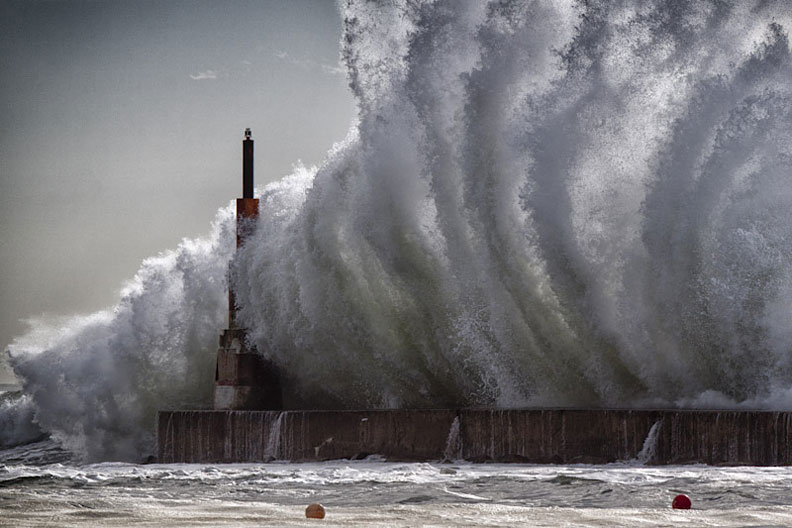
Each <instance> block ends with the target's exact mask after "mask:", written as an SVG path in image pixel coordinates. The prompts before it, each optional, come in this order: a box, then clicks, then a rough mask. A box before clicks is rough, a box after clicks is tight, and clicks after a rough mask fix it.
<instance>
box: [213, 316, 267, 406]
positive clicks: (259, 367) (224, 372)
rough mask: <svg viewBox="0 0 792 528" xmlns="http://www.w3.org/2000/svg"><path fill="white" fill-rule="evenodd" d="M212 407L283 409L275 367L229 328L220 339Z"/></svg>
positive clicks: (241, 332)
mask: <svg viewBox="0 0 792 528" xmlns="http://www.w3.org/2000/svg"><path fill="white" fill-rule="evenodd" d="M214 408H215V409H218V410H222V409H230V410H277V409H282V408H283V401H282V395H281V387H280V383H279V380H278V374H277V371H276V369H275V366H274V365H272V364H271V363H270V362H268V361H267V360H266V359H264V358H263V357H262V356H261V355H260V354H258V353H256V351H255V350H250V349H248V347H247V346H246V345H245V335H244V331H243V330H241V329H234V328H229V329H227V330H226V331H225V332H223V334H222V335H221V336H220V349H219V350H218V351H217V370H216V371H215V394H214Z"/></svg>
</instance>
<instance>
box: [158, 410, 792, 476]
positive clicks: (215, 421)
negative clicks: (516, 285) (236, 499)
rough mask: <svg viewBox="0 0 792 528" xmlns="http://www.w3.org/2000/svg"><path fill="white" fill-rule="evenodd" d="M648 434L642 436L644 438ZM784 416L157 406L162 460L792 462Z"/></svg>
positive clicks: (791, 419)
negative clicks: (378, 457) (164, 408)
mask: <svg viewBox="0 0 792 528" xmlns="http://www.w3.org/2000/svg"><path fill="white" fill-rule="evenodd" d="M650 431H651V434H650ZM790 442H792V412H764V411H676V410H646V411H643V410H640V411H639V410H579V409H545V410H535V409H509V410H492V409H460V410H380V411H283V412H279V411H163V412H160V413H159V417H158V457H159V460H160V461H161V462H164V463H171V462H261V461H270V460H273V459H279V460H292V461H309V460H332V459H339V458H350V459H353V458H362V457H365V456H367V455H371V454H378V455H382V456H384V457H385V458H386V459H388V460H400V461H421V460H443V459H449V458H450V459H459V458H462V459H465V460H469V461H474V462H531V463H564V464H568V463H606V462H615V461H626V460H631V459H636V458H640V459H641V460H642V461H644V462H646V463H649V464H688V463H706V464H713V465H746V464H748V465H790V464H792V447H790Z"/></svg>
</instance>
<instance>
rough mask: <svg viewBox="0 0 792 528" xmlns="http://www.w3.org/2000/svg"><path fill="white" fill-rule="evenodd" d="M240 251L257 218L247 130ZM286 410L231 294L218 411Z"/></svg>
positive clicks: (217, 390) (275, 379) (276, 381)
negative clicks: (239, 319) (249, 339)
mask: <svg viewBox="0 0 792 528" xmlns="http://www.w3.org/2000/svg"><path fill="white" fill-rule="evenodd" d="M236 205H237V207H236V208H237V224H236V231H237V232H236V235H237V248H239V247H240V246H241V245H242V244H243V243H244V242H245V239H246V238H247V237H248V236H249V234H250V232H251V230H252V229H253V228H254V226H255V219H256V218H257V217H258V206H259V201H258V199H257V198H253V138H252V137H251V132H250V129H249V128H248V129H246V130H245V139H244V141H242V198H237V201H236ZM282 407H283V397H282V394H281V387H280V380H279V378H278V373H277V370H276V368H275V365H273V364H272V363H271V362H269V361H267V360H266V359H265V358H264V357H262V356H261V355H260V354H259V353H258V352H257V351H256V350H255V349H254V348H253V347H252V346H251V345H249V344H248V343H247V339H246V332H245V329H244V328H240V327H239V325H238V324H237V320H236V301H235V299H234V292H233V290H232V289H231V288H229V291H228V328H227V329H226V330H225V331H224V332H223V333H222V334H221V335H220V349H219V350H218V351H217V368H216V370H215V394H214V408H215V409H239V410H277V409H281V408H282Z"/></svg>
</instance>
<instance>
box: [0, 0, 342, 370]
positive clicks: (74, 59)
mask: <svg viewBox="0 0 792 528" xmlns="http://www.w3.org/2000/svg"><path fill="white" fill-rule="evenodd" d="M340 37H341V19H340V17H339V14H338V11H337V8H336V5H335V3H334V2H333V1H331V0H315V1H299V0H289V1H278V2H269V1H262V0H251V1H244V0H235V1H232V2H216V1H208V0H207V1H199V0H189V1H178V0H176V1H174V0H168V1H167V2H164V1H159V0H157V1H131V0H123V1H107V0H101V1H99V0H96V1H79V0H71V1H66V0H51V1H34V0H21V1H9V0H0V222H1V224H0V225H2V229H1V230H0V346H3V348H2V350H5V346H6V345H7V344H8V343H10V342H11V341H12V339H13V338H14V337H15V336H18V335H20V334H21V333H23V332H24V331H25V329H26V325H25V323H24V320H25V319H28V318H30V317H40V316H45V317H48V316H57V315H65V314H73V313H88V312H92V311H96V310H99V309H103V308H106V307H109V306H111V305H113V304H114V303H115V302H116V301H117V300H118V298H119V291H120V288H121V286H122V284H123V281H124V280H125V279H129V278H131V277H132V276H133V275H134V273H135V271H136V270H137V268H138V267H139V265H140V262H141V261H142V260H143V259H144V258H145V257H148V256H151V255H154V254H157V253H158V252H160V251H162V250H165V249H168V248H173V247H175V246H176V245H177V244H178V242H179V241H180V240H181V239H182V238H183V237H194V236H199V235H202V234H204V233H207V232H208V229H209V224H210V222H211V220H212V218H213V216H214V214H215V212H216V211H217V209H218V208H219V207H221V206H224V205H226V204H227V203H228V202H229V200H231V199H232V198H236V197H237V196H239V194H240V192H241V140H242V134H243V130H244V129H245V127H251V128H252V129H253V137H254V139H255V140H256V179H257V183H258V184H261V183H264V182H266V181H272V180H274V179H278V178H280V177H281V176H284V175H286V174H288V173H290V172H291V167H292V165H293V164H294V163H295V162H296V161H297V160H302V161H303V162H305V163H306V164H314V163H318V162H320V161H321V160H322V158H323V156H324V153H325V152H326V151H327V150H328V148H330V146H331V145H332V144H333V143H334V142H336V141H340V140H342V139H343V138H344V136H345V134H346V131H347V129H348V128H349V125H350V122H351V121H352V120H353V118H354V115H355V107H354V102H353V100H352V97H351V94H350V92H349V90H348V88H347V81H346V77H345V74H344V72H343V70H342V69H341V68H340V65H339V41H340ZM3 356H4V355H3ZM3 361H5V358H3ZM10 379H11V378H10V375H9V374H8V373H4V372H3V369H2V368H0V383H2V382H6V381H10Z"/></svg>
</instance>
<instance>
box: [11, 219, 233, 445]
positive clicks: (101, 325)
mask: <svg viewBox="0 0 792 528" xmlns="http://www.w3.org/2000/svg"><path fill="white" fill-rule="evenodd" d="M232 247H233V215H232V212H231V209H230V207H229V208H224V209H223V210H221V211H220V212H219V213H218V216H217V220H216V222H215V225H214V229H213V232H212V234H211V236H209V237H207V238H205V239H198V240H184V241H183V242H182V243H181V244H180V245H179V247H178V248H177V249H176V250H175V251H169V252H166V253H163V254H162V255H160V256H158V257H154V258H151V259H147V260H146V261H145V262H144V263H143V265H142V267H141V268H140V271H138V273H137V275H136V276H135V278H134V279H133V280H132V281H131V282H130V283H129V284H128V285H127V286H126V288H125V289H124V291H123V293H122V298H121V301H120V302H119V304H118V306H116V307H115V309H114V310H113V311H112V312H110V311H107V312H101V313H98V314H94V315H92V316H87V317H74V318H73V320H72V321H71V322H70V324H69V325H67V326H65V327H62V328H61V329H60V330H59V331H55V332H50V334H53V333H54V336H52V337H50V338H49V339H48V340H47V341H48V342H47V343H45V346H43V347H42V346H41V343H36V342H35V340H31V339H29V338H21V339H18V340H17V341H15V342H14V343H13V344H12V345H11V347H10V350H11V365H12V367H13V368H14V372H15V373H16V375H17V376H18V377H19V379H20V381H21V382H22V385H23V390H24V392H25V394H26V395H27V396H26V398H28V397H29V398H30V399H32V401H33V403H34V404H35V407H36V411H35V421H36V422H37V423H38V425H39V426H40V427H41V428H43V429H44V430H45V431H48V432H50V433H51V434H52V435H53V436H54V437H55V438H56V439H57V440H58V441H60V442H61V443H62V444H63V445H64V447H66V448H68V449H70V450H72V451H74V452H76V453H78V454H79V455H82V456H84V457H86V458H87V459H89V460H118V459H120V460H140V459H141V457H143V455H145V454H150V453H152V451H153V447H154V446H153V435H154V421H155V414H156V411H157V410H158V409H163V408H174V407H183V406H184V407H193V408H196V407H198V408H200V407H206V406H211V401H212V400H211V398H212V389H213V380H214V367H215V361H216V351H217V335H218V329H219V328H222V326H223V325H224V324H225V314H226V311H225V307H226V306H227V297H226V295H225V291H226V271H227V266H228V259H229V258H230V256H231V249H232ZM35 333H36V334H37V335H45V334H47V332H46V331H44V330H42V328H41V323H40V324H39V325H38V327H37V329H36V332H35ZM2 411H3V412H6V410H2ZM17 412H18V411H17Z"/></svg>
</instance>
